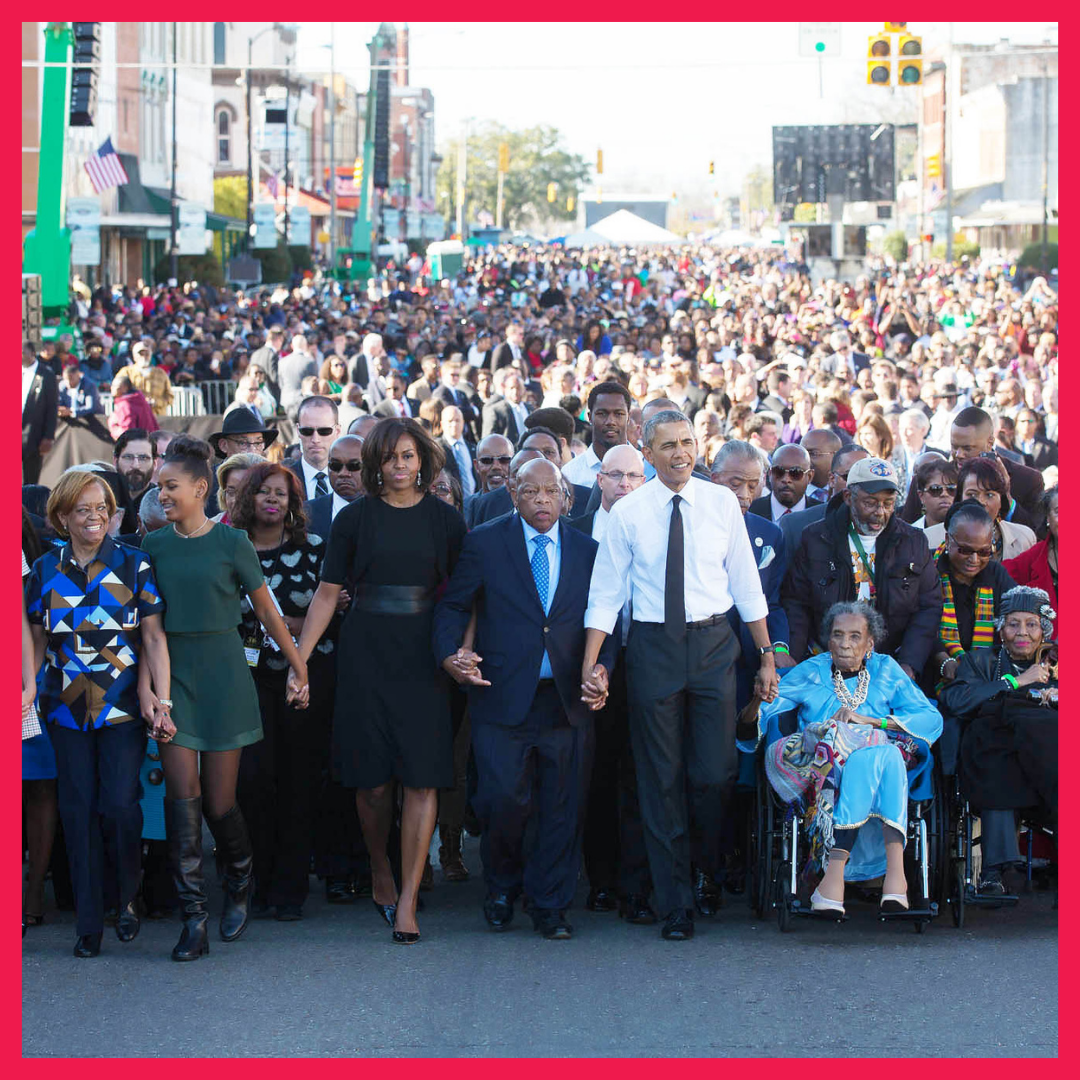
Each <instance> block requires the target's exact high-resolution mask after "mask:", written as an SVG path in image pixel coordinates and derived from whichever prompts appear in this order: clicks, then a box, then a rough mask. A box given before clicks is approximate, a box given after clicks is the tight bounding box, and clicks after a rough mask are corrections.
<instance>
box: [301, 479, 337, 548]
mask: <svg viewBox="0 0 1080 1080" xmlns="http://www.w3.org/2000/svg"><path fill="white" fill-rule="evenodd" d="M333 509H334V493H333V491H331V492H330V494H329V495H322V496H320V497H319V498H317V499H309V500H308V501H307V502H305V503H304V513H305V514H306V515H307V528H308V532H309V533H314V534H315V535H316V536H321V537H322V538H323V539H324V540H329V539H330V525H331V523H332V521H333V518H332V517H331V513H332V512H333Z"/></svg>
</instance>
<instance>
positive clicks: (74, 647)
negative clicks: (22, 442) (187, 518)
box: [26, 469, 175, 958]
mask: <svg viewBox="0 0 1080 1080" xmlns="http://www.w3.org/2000/svg"><path fill="white" fill-rule="evenodd" d="M115 512H116V501H115V499H114V497H113V494H112V491H111V490H110V488H109V487H108V485H107V484H104V483H102V481H101V478H100V477H99V476H98V475H97V474H96V473H93V472H86V471H83V470H75V469H69V470H68V471H67V472H66V473H64V475H63V476H62V477H61V478H60V482H59V483H58V484H57V485H56V487H55V488H54V489H53V492H52V494H51V495H50V496H49V504H48V508H47V514H48V518H49V524H50V525H52V527H53V528H54V529H55V530H56V531H57V533H59V535H60V536H62V537H64V538H66V539H67V541H68V542H67V543H66V544H64V545H63V546H62V547H59V548H54V549H53V550H51V551H49V552H47V553H46V554H44V555H42V556H41V558H40V559H38V560H37V561H36V562H35V563H34V566H33V569H32V570H31V572H30V580H29V583H28V585H27V593H26V607H27V616H28V618H29V620H30V626H31V632H32V635H33V639H34V659H35V670H40V669H41V666H42V663H43V662H44V665H45V671H44V678H43V679H42V685H41V694H40V706H41V714H42V716H43V718H44V719H45V721H46V722H47V723H48V724H49V725H50V731H51V734H52V743H53V748H54V750H55V751H56V767H57V779H58V783H57V795H58V801H59V806H60V818H61V820H62V821H63V823H64V840H65V843H66V845H67V852H68V861H69V863H70V865H71V880H72V884H73V887H74V891H75V920H76V933H77V934H78V941H77V942H76V944H75V955H76V956H77V957H80V958H86V957H92V956H97V955H98V953H99V952H100V951H101V935H102V930H103V927H104V920H105V911H104V900H103V893H104V880H103V879H104V872H105V868H104V838H105V837H108V838H109V841H110V843H109V846H110V849H111V851H110V856H111V859H112V862H113V866H114V869H115V872H116V875H117V889H118V896H119V898H120V916H119V918H118V919H117V923H116V936H117V937H118V938H119V939H120V940H121V941H131V940H132V939H133V938H134V937H135V935H136V934H137V933H138V932H139V916H138V912H137V910H136V907H135V894H136V891H137V890H138V887H139V874H140V869H141V866H140V863H141V853H142V810H141V809H140V807H139V766H140V765H141V763H142V758H143V753H144V748H145V744H146V732H145V730H144V728H143V724H142V723H141V722H140V714H141V715H142V716H144V717H146V718H147V723H148V724H150V725H152V727H153V734H154V738H156V739H168V738H169V737H170V736H171V735H172V733H173V732H174V731H175V728H174V727H173V724H172V721H171V719H170V718H169V715H168V710H167V709H165V708H162V707H161V706H160V705H159V704H158V703H157V702H158V699H164V700H165V701H168V697H169V654H168V649H167V647H166V644H165V631H164V627H163V625H162V613H163V612H164V610H165V605H164V604H163V603H162V600H161V597H160V595H159V594H158V590H157V585H156V583H155V581H154V572H153V570H152V569H151V566H150V560H149V559H148V558H147V557H146V556H145V555H144V554H143V553H142V552H141V551H138V550H136V549H135V548H129V547H127V546H126V545H125V544H121V543H119V542H118V541H115V540H113V538H112V537H111V536H109V534H108V526H109V519H110V518H111V517H112V515H113V514H114V513H115ZM140 654H141V655H142V658H143V659H144V660H145V667H146V669H148V670H147V671H143V672H140V664H139V660H140ZM147 674H149V676H150V677H151V678H152V683H153V692H151V678H147Z"/></svg>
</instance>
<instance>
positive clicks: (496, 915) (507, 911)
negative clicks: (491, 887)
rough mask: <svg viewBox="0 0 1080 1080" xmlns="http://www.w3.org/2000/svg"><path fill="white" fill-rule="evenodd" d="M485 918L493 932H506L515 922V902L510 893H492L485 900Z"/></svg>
mask: <svg viewBox="0 0 1080 1080" xmlns="http://www.w3.org/2000/svg"><path fill="white" fill-rule="evenodd" d="M484 918H485V919H487V924H488V926H490V927H491V929H492V930H505V929H506V928H507V927H508V926H509V925H510V923H511V922H513V920H514V901H513V900H511V899H510V895H509V893H492V894H491V895H490V896H488V897H487V898H486V899H485V900H484Z"/></svg>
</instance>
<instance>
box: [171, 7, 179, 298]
mask: <svg viewBox="0 0 1080 1080" xmlns="http://www.w3.org/2000/svg"><path fill="white" fill-rule="evenodd" d="M177 213H178V209H177V206H176V23H173V24H172V177H171V180H170V184H169V277H171V278H172V279H173V280H174V281H176V283H177V284H179V283H180V252H179V251H177V250H176V219H177Z"/></svg>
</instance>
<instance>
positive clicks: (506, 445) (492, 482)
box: [476, 435, 514, 491]
mask: <svg viewBox="0 0 1080 1080" xmlns="http://www.w3.org/2000/svg"><path fill="white" fill-rule="evenodd" d="M513 453H514V447H513V444H512V443H511V442H510V440H509V439H508V438H507V437H506V436H505V435H488V436H487V438H484V439H481V440H480V445H479V446H477V448H476V471H477V473H479V475H480V490H481V491H494V490H495V489H496V488H501V487H502V486H503V484H505V483H506V480H507V476H508V474H509V468H510V459H511V457H512V456H513Z"/></svg>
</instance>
